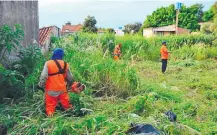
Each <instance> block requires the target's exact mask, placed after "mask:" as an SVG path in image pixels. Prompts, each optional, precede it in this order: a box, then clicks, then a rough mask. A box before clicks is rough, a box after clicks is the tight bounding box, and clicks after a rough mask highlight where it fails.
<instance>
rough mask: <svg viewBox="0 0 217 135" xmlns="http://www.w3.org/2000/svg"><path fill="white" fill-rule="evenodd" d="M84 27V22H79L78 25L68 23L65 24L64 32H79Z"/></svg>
mask: <svg viewBox="0 0 217 135" xmlns="http://www.w3.org/2000/svg"><path fill="white" fill-rule="evenodd" d="M82 27H83V25H82V24H78V25H70V24H66V25H63V28H62V32H77V31H80V30H81V28H82Z"/></svg>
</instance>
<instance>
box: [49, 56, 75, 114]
mask: <svg viewBox="0 0 217 135" xmlns="http://www.w3.org/2000/svg"><path fill="white" fill-rule="evenodd" d="M57 62H58V63H59V65H60V67H61V69H64V66H66V68H65V72H64V73H62V74H56V73H58V72H59V68H58V66H57V64H56V63H55V61H54V60H49V61H47V68H48V78H47V80H46V84H45V107H46V113H47V115H48V116H51V115H53V114H54V112H55V109H56V106H57V104H58V102H60V103H61V105H62V107H63V108H64V109H65V110H67V109H69V108H72V105H71V104H70V103H69V95H68V93H67V88H66V76H67V71H68V64H67V63H64V61H63V60H57ZM52 74H53V75H52ZM54 74H55V75H54ZM52 93H55V94H54V95H52ZM56 94H57V95H56Z"/></svg>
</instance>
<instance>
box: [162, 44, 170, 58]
mask: <svg viewBox="0 0 217 135" xmlns="http://www.w3.org/2000/svg"><path fill="white" fill-rule="evenodd" d="M160 54H161V59H168V58H169V52H168V50H167V47H166V46H165V45H162V47H161V49H160Z"/></svg>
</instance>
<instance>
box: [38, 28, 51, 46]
mask: <svg viewBox="0 0 217 135" xmlns="http://www.w3.org/2000/svg"><path fill="white" fill-rule="evenodd" d="M51 29H52V26H50V27H43V28H41V29H39V45H43V44H44V42H45V41H46V39H47V37H48V36H49V34H50V33H51Z"/></svg>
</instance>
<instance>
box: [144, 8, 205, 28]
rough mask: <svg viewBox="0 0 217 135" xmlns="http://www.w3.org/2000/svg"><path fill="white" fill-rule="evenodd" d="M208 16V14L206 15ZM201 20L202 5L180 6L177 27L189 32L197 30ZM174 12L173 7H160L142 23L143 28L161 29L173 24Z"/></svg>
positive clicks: (174, 19)
mask: <svg viewBox="0 0 217 135" xmlns="http://www.w3.org/2000/svg"><path fill="white" fill-rule="evenodd" d="M207 14H208V13H207ZM202 20H203V5H202V4H194V5H192V6H190V7H187V6H185V5H182V7H181V10H180V14H179V24H178V25H179V27H182V28H187V29H189V30H191V31H196V30H198V29H199V24H198V23H199V22H201V21H202ZM175 21H176V10H175V6H174V5H173V4H171V5H170V6H168V7H161V8H158V9H157V10H156V11H154V12H153V13H152V14H151V15H148V16H147V18H146V20H145V21H144V23H143V26H142V29H143V28H148V27H161V26H167V25H172V24H175Z"/></svg>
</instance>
